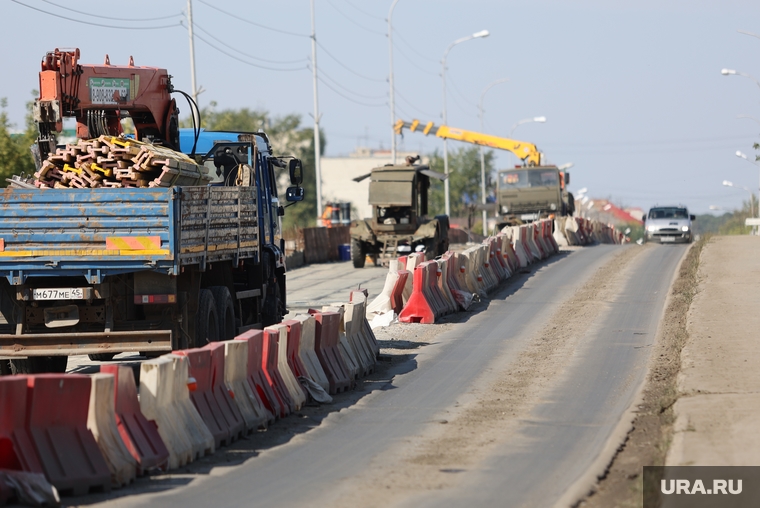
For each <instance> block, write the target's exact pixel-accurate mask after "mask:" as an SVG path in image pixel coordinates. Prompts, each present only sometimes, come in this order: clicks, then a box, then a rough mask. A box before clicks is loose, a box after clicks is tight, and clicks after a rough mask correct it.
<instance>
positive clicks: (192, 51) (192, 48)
mask: <svg viewBox="0 0 760 508" xmlns="http://www.w3.org/2000/svg"><path fill="white" fill-rule="evenodd" d="M187 34H188V35H189V36H190V86H191V87H192V88H193V89H192V92H191V95H192V96H193V100H194V101H195V103H196V104H198V87H197V86H196V83H195V37H193V0H187ZM193 114H195V113H193Z"/></svg>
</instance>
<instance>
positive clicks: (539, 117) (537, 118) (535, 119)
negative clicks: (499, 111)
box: [509, 116, 546, 138]
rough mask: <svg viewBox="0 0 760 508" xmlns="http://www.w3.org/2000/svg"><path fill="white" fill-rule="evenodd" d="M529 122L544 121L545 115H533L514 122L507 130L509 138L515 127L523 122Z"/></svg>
mask: <svg viewBox="0 0 760 508" xmlns="http://www.w3.org/2000/svg"><path fill="white" fill-rule="evenodd" d="M531 122H536V123H544V122H546V117H545V116H534V117H533V118H523V119H522V120H520V121H519V122H517V123H516V124H514V125H513V126H512V130H511V131H509V137H510V138H511V137H512V134H513V133H514V132H515V129H517V128H518V127H519V126H521V125H522V124H524V123H531Z"/></svg>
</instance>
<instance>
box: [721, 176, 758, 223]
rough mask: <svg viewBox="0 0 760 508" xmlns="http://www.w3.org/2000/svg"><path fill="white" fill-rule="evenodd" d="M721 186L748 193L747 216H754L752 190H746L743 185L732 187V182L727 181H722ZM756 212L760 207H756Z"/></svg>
mask: <svg viewBox="0 0 760 508" xmlns="http://www.w3.org/2000/svg"><path fill="white" fill-rule="evenodd" d="M723 185H725V186H726V187H735V188H737V189H744V190H745V191H747V192H749V215H750V217H754V216H755V208H754V205H753V203H752V201H753V198H754V197H755V196H754V194H753V193H752V190H751V189H748V188H747V187H745V186H743V185H734V184H733V182H730V181H728V180H723ZM758 211H760V205H758ZM754 229H755V228H752V230H753V231H754Z"/></svg>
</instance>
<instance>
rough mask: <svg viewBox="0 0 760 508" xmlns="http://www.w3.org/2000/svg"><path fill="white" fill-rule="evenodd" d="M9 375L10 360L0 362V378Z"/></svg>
mask: <svg viewBox="0 0 760 508" xmlns="http://www.w3.org/2000/svg"><path fill="white" fill-rule="evenodd" d="M11 374H13V372H11V362H10V360H0V376H10V375H11Z"/></svg>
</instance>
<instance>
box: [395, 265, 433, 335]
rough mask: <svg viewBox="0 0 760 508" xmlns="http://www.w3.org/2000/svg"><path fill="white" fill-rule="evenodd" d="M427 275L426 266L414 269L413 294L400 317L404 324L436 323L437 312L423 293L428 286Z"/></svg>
mask: <svg viewBox="0 0 760 508" xmlns="http://www.w3.org/2000/svg"><path fill="white" fill-rule="evenodd" d="M423 264H424V263H423ZM426 275H427V274H426V268H425V267H424V266H422V265H420V266H418V267H417V268H415V269H414V281H413V287H412V294H411V296H410V297H409V301H408V302H406V306H404V308H403V310H402V311H401V313H400V314H399V316H398V319H399V321H401V322H402V323H423V324H432V323H435V311H434V310H433V307H431V305H430V302H428V300H427V297H426V296H425V293H423V288H424V287H425V286H426V284H425V282H426Z"/></svg>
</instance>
